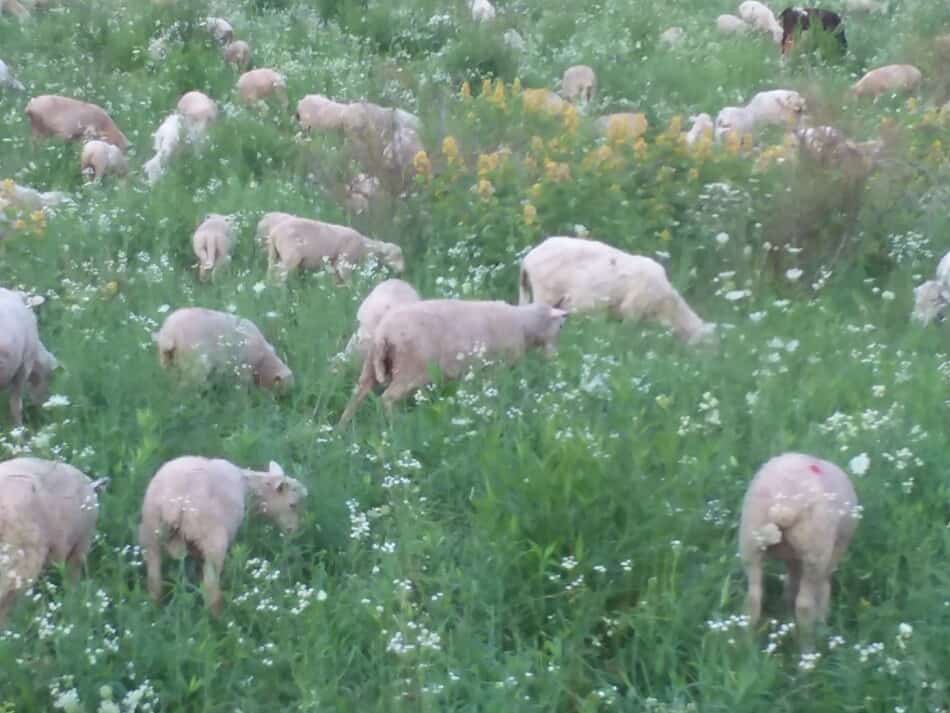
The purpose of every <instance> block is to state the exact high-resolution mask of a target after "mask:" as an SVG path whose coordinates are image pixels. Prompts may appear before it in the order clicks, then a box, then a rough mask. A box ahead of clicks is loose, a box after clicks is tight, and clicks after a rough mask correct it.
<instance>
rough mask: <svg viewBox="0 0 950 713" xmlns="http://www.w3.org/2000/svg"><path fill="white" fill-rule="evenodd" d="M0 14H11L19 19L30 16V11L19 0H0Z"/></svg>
mask: <svg viewBox="0 0 950 713" xmlns="http://www.w3.org/2000/svg"><path fill="white" fill-rule="evenodd" d="M0 15H12V16H13V17H19V18H21V19H23V18H27V17H29V16H30V11H29V10H27V9H26V8H25V7H24V6H23V5H21V4H20V2H19V0H0Z"/></svg>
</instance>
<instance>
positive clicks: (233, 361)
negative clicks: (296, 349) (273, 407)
mask: <svg viewBox="0 0 950 713" xmlns="http://www.w3.org/2000/svg"><path fill="white" fill-rule="evenodd" d="M153 339H154V340H155V344H156V346H157V348H158V359H159V364H160V365H161V366H162V367H163V368H168V367H170V366H172V365H174V366H175V367H177V368H178V369H179V371H180V372H181V373H182V374H183V375H185V376H186V377H190V378H192V379H194V380H195V381H198V382H201V381H204V380H206V379H207V378H208V376H209V375H210V374H211V373H212V372H215V371H218V372H224V371H230V372H231V373H232V374H236V376H237V378H238V380H239V381H240V382H242V383H249V382H251V381H253V383H254V384H255V385H257V386H259V387H261V388H264V389H277V390H280V391H287V390H289V389H290V388H291V387H292V386H293V383H294V376H293V373H292V372H291V370H290V369H289V368H288V367H287V365H286V364H285V363H284V362H282V361H281V360H280V358H279V357H278V356H277V353H276V351H275V350H274V347H272V346H271V345H270V344H269V343H268V342H267V340H266V339H264V335H263V334H261V331H260V330H259V329H258V328H257V326H256V325H255V324H254V323H253V322H251V321H250V320H247V319H241V318H240V317H237V316H235V315H232V314H228V313H227V312H217V311H215V310H210V309H204V308H201V307H185V308H182V309H178V310H175V311H174V312H172V313H171V314H170V315H168V317H167V318H166V319H165V322H164V324H162V327H161V329H159V331H158V332H157V333H156V334H154V335H153Z"/></svg>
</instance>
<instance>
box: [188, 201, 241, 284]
mask: <svg viewBox="0 0 950 713" xmlns="http://www.w3.org/2000/svg"><path fill="white" fill-rule="evenodd" d="M234 238H235V236H234V220H233V218H232V217H231V216H228V215H220V214H218V213H209V214H208V215H207V216H205V219H204V220H203V221H201V225H199V226H198V228H197V229H196V230H195V233H194V235H192V237H191V245H192V248H193V249H194V251H195V255H196V256H197V258H198V279H200V280H204V279H206V278H207V276H208V273H209V272H210V273H212V274H214V273H216V272H217V271H218V268H219V267H221V265H223V264H224V263H226V262H229V261H230V259H231V256H230V255H229V253H230V252H231V245H233V244H234Z"/></svg>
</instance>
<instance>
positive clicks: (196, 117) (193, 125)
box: [176, 91, 218, 143]
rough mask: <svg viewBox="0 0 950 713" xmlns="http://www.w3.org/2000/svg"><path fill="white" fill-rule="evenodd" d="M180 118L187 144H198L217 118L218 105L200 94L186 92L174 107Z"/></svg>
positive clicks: (205, 95)
mask: <svg viewBox="0 0 950 713" xmlns="http://www.w3.org/2000/svg"><path fill="white" fill-rule="evenodd" d="M176 109H177V111H178V113H179V114H180V115H181V118H182V128H183V130H184V132H185V135H186V137H187V139H188V141H189V143H198V142H199V141H201V140H203V139H204V137H205V136H207V134H208V128H209V127H210V126H211V124H213V123H214V122H215V121H216V120H217V118H218V105H217V104H216V103H215V101H214V99H212V98H211V97H209V96H208V95H207V94H202V93H201V92H194V91H192V92H187V93H185V94H183V95H182V96H181V99H179V100H178V105H177V106H176Z"/></svg>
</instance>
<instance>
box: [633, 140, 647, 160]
mask: <svg viewBox="0 0 950 713" xmlns="http://www.w3.org/2000/svg"><path fill="white" fill-rule="evenodd" d="M633 152H634V153H635V154H636V155H637V158H638V159H641V160H642V159H643V158H644V157H645V156H646V155H647V142H646V141H644V140H643V137H642V136H641V137H640V138H639V139H637V140H636V143H634V144H633Z"/></svg>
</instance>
